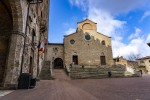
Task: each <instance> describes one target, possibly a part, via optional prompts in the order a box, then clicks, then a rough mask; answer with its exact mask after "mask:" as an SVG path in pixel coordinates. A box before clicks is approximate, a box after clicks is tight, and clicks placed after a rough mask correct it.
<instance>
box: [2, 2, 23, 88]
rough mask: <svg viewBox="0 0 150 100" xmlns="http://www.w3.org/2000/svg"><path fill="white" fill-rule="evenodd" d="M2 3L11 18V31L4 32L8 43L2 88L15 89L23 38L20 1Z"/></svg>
mask: <svg viewBox="0 0 150 100" xmlns="http://www.w3.org/2000/svg"><path fill="white" fill-rule="evenodd" d="M2 1H7V3H8V4H9V8H10V9H9V10H10V12H11V16H12V29H11V30H8V31H7V30H6V31H5V32H6V33H7V34H8V36H9V43H8V48H7V49H8V54H7V60H6V70H5V77H4V81H3V87H6V88H7V87H9V88H16V87H17V82H18V77H19V71H20V65H21V60H20V59H21V56H22V46H23V43H24V42H23V40H24V38H25V35H24V33H23V15H22V7H21V0H2Z"/></svg>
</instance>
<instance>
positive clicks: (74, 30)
mask: <svg viewBox="0 0 150 100" xmlns="http://www.w3.org/2000/svg"><path fill="white" fill-rule="evenodd" d="M74 32H76V29H74V28H69V29H68V30H67V31H66V32H65V35H69V34H72V33H74Z"/></svg>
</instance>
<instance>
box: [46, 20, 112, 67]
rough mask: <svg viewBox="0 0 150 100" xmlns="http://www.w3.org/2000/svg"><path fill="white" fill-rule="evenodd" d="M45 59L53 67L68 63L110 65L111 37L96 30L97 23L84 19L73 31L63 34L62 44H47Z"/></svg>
mask: <svg viewBox="0 0 150 100" xmlns="http://www.w3.org/2000/svg"><path fill="white" fill-rule="evenodd" d="M47 59H48V60H50V61H51V63H52V65H53V66H54V68H55V67H56V68H57V67H58V68H60V67H61V65H70V64H74V65H85V66H102V65H112V64H113V58H112V46H111V38H110V37H108V36H106V35H103V34H101V33H99V32H97V23H95V22H93V21H91V20H88V19H86V20H83V21H82V22H78V27H77V30H76V32H75V33H72V34H70V35H66V36H64V43H63V44H56V43H53V44H51V43H50V44H49V45H48V56H47ZM61 63H63V64H61Z"/></svg>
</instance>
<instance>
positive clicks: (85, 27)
mask: <svg viewBox="0 0 150 100" xmlns="http://www.w3.org/2000/svg"><path fill="white" fill-rule="evenodd" d="M82 29H83V30H92V29H93V27H92V25H91V24H90V23H85V24H83V25H82Z"/></svg>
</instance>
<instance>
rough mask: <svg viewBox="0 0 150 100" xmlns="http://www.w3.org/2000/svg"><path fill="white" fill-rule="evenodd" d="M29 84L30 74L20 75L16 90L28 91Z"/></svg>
mask: <svg viewBox="0 0 150 100" xmlns="http://www.w3.org/2000/svg"><path fill="white" fill-rule="evenodd" d="M30 82H31V74H30V73H22V74H20V76H19V79H18V89H29V88H30Z"/></svg>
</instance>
